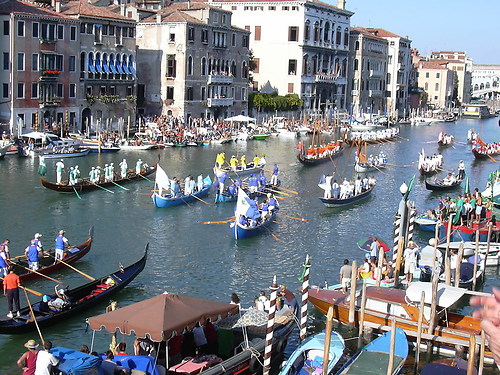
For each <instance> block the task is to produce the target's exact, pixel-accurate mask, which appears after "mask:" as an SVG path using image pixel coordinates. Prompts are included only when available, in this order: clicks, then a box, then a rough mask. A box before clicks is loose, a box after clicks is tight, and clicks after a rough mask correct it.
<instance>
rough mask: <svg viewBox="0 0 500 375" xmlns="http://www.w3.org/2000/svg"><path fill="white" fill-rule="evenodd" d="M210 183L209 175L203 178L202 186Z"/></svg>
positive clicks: (208, 185)
mask: <svg viewBox="0 0 500 375" xmlns="http://www.w3.org/2000/svg"><path fill="white" fill-rule="evenodd" d="M211 185H212V179H211V178H210V176H207V177H205V178H204V179H203V186H204V187H205V186H207V187H210V186H211Z"/></svg>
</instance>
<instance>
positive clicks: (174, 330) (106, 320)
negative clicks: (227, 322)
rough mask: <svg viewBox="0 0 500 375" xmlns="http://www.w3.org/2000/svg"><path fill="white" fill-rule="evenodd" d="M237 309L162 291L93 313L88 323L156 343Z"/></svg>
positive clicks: (94, 328) (229, 305)
mask: <svg viewBox="0 0 500 375" xmlns="http://www.w3.org/2000/svg"><path fill="white" fill-rule="evenodd" d="M238 311H239V307H238V305H232V304H229V303H222V302H216V301H208V300H203V299H198V298H193V297H186V296H180V295H178V294H175V293H164V294H160V295H158V296H156V297H153V298H150V299H147V300H145V301H141V302H137V303H134V304H132V305H129V306H126V307H123V308H121V309H117V310H114V311H111V312H109V313H106V314H101V315H97V316H94V317H92V318H89V319H88V323H89V325H90V328H92V329H93V330H96V331H98V330H101V329H103V328H104V329H105V330H106V331H108V332H112V333H114V332H115V331H116V329H119V330H120V332H122V333H123V334H127V335H130V334H131V333H132V332H134V333H135V335H136V336H137V337H141V338H144V337H147V336H148V337H149V338H150V339H151V340H153V341H156V342H160V341H163V340H168V339H169V338H170V337H172V336H173V335H176V334H181V333H182V331H183V330H184V328H186V327H187V328H188V329H192V328H193V327H194V326H195V325H196V323H200V325H203V324H205V322H206V320H207V319H208V318H210V319H211V320H212V321H216V320H218V319H219V318H224V317H226V316H227V315H229V314H233V315H234V314H237V313H238Z"/></svg>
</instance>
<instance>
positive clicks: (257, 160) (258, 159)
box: [253, 155, 260, 168]
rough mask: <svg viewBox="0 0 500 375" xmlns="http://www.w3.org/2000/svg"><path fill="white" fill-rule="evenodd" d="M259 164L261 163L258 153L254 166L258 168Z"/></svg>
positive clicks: (254, 159)
mask: <svg viewBox="0 0 500 375" xmlns="http://www.w3.org/2000/svg"><path fill="white" fill-rule="evenodd" d="M259 164H260V158H259V157H258V156H257V155H255V157H254V158H253V167H254V168H257V166H258V165H259Z"/></svg>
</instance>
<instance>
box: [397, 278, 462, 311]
mask: <svg viewBox="0 0 500 375" xmlns="http://www.w3.org/2000/svg"><path fill="white" fill-rule="evenodd" d="M422 292H424V293H425V303H426V304H431V303H432V283H426V282H419V281H418V282H414V283H411V284H410V286H409V287H408V289H406V298H407V299H408V300H410V301H411V302H413V303H418V302H419V301H420V298H421V295H422ZM466 292H467V290H466V289H464V288H456V287H453V286H449V285H446V284H438V290H437V305H438V306H441V307H444V308H448V307H450V306H451V305H453V304H454V303H455V302H457V301H458V300H459V299H460V298H462V296H463V295H464V294H465V293H466Z"/></svg>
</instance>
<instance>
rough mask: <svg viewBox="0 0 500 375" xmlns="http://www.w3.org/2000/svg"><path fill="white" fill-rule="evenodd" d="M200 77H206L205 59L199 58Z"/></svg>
mask: <svg viewBox="0 0 500 375" xmlns="http://www.w3.org/2000/svg"><path fill="white" fill-rule="evenodd" d="M201 75H202V76H206V75H207V59H206V58H205V57H202V58H201Z"/></svg>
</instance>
